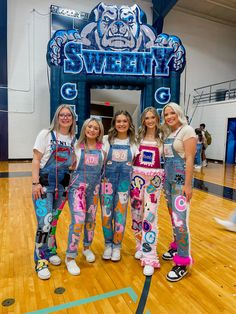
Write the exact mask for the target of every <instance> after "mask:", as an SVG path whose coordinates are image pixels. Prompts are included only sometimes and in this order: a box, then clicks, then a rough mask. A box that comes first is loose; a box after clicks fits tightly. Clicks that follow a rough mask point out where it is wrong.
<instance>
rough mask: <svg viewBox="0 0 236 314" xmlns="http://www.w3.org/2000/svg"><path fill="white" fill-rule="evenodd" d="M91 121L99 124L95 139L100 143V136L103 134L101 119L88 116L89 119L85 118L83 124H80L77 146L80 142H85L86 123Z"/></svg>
mask: <svg viewBox="0 0 236 314" xmlns="http://www.w3.org/2000/svg"><path fill="white" fill-rule="evenodd" d="M92 121H95V122H96V123H97V124H98V126H99V135H98V137H97V139H96V141H97V143H102V138H103V135H104V128H103V124H102V122H101V120H99V119H97V118H89V119H87V120H85V121H84V123H83V125H82V128H81V131H80V136H79V139H78V141H77V146H79V145H80V144H86V142H87V141H86V140H87V138H86V135H85V129H86V127H87V126H88V124H89V123H90V122H92Z"/></svg>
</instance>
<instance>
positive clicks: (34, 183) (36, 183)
mask: <svg viewBox="0 0 236 314" xmlns="http://www.w3.org/2000/svg"><path fill="white" fill-rule="evenodd" d="M38 184H40V183H39V182H32V185H38Z"/></svg>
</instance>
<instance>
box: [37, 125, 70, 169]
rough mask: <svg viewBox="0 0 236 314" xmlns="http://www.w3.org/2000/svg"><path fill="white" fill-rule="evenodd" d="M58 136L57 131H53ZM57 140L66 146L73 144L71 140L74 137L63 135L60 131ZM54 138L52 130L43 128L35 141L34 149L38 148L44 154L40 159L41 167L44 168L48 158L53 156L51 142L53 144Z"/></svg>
mask: <svg viewBox="0 0 236 314" xmlns="http://www.w3.org/2000/svg"><path fill="white" fill-rule="evenodd" d="M53 132H54V134H55V137H56V132H55V131H53ZM57 140H58V143H59V145H62V146H63V145H64V146H69V147H70V146H71V142H72V140H73V138H72V137H71V136H70V135H63V134H60V133H57ZM52 142H53V140H52V135H51V132H50V131H49V130H46V129H44V130H42V131H41V132H39V134H38V136H37V138H36V140H35V143H34V147H33V150H35V149H36V150H37V151H39V152H40V153H41V154H43V156H42V158H41V161H40V169H42V168H43V167H44V166H45V165H46V163H47V161H48V159H49V158H50V156H51V153H52V151H51V144H52Z"/></svg>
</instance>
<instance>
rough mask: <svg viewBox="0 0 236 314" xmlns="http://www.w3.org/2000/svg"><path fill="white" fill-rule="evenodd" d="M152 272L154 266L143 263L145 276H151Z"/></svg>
mask: <svg viewBox="0 0 236 314" xmlns="http://www.w3.org/2000/svg"><path fill="white" fill-rule="evenodd" d="M153 273H154V267H153V266H151V265H145V266H144V269H143V274H144V275H145V276H152V275H153Z"/></svg>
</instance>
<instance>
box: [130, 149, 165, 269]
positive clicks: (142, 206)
mask: <svg viewBox="0 0 236 314" xmlns="http://www.w3.org/2000/svg"><path fill="white" fill-rule="evenodd" d="M139 152H140V153H139V155H138V156H137V157H136V158H135V161H134V167H133V176H132V182H131V191H130V196H131V214H132V229H133V231H134V235H135V239H136V251H141V252H142V254H141V255H142V258H141V264H142V265H143V266H145V265H151V266H153V267H160V264H159V260H158V257H157V252H156V246H157V236H158V229H157V220H158V205H159V201H160V193H161V189H162V184H163V180H164V170H163V169H161V165H160V151H159V148H158V147H157V145H155V143H150V145H149V144H146V145H143V144H141V145H140V146H139Z"/></svg>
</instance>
